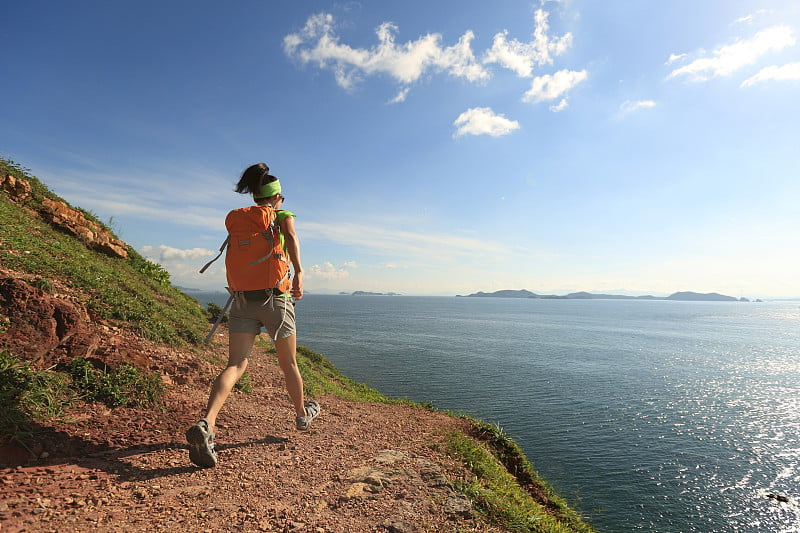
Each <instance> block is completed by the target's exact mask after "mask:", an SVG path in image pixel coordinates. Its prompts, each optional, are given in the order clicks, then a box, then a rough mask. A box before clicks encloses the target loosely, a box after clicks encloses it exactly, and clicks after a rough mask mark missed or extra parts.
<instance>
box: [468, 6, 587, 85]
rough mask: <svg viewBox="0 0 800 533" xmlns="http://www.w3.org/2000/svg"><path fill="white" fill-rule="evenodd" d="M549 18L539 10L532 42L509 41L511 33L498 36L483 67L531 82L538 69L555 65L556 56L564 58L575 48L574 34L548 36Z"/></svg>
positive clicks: (486, 54) (535, 19) (505, 32)
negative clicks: (506, 71) (496, 66)
mask: <svg viewBox="0 0 800 533" xmlns="http://www.w3.org/2000/svg"><path fill="white" fill-rule="evenodd" d="M547 17H548V14H547V12H546V11H544V10H543V9H537V10H536V14H535V16H534V21H535V28H534V32H533V40H531V41H530V42H527V43H522V42H520V41H518V40H516V39H512V40H511V41H509V40H508V31H503V32H501V33H498V34H496V35H495V36H494V41H493V43H492V47H491V48H490V49H489V50H488V51H487V52H486V53H485V54H484V57H483V63H484V64H487V65H488V64H492V63H498V64H500V65H501V66H502V67H504V68H507V69H509V70H512V71H514V72H515V73H516V74H517V75H518V76H520V77H522V78H530V77H531V76H532V75H533V68H534V67H535V66H539V65H552V64H553V56H558V55H561V54H563V53H564V52H565V51H566V50H567V49H568V48H569V47H570V46H571V45H572V34H571V33H566V34H564V35H563V36H561V37H551V36H549V35H548V31H549V30H550V26H549V24H548V23H547Z"/></svg>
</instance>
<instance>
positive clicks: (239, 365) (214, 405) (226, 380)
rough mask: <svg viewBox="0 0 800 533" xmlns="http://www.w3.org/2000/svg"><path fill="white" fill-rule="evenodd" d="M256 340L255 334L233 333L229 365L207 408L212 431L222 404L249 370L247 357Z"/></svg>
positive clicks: (214, 388)
mask: <svg viewBox="0 0 800 533" xmlns="http://www.w3.org/2000/svg"><path fill="white" fill-rule="evenodd" d="M255 340H256V334H255V333H231V334H230V341H229V343H228V364H227V365H226V366H225V368H224V369H223V370H222V372H220V373H219V375H218V376H217V379H215V380H214V385H213V387H212V388H211V396H210V397H209V398H208V406H207V407H206V416H205V417H204V418H205V419H206V420H208V425H209V427H210V428H211V430H212V431H214V427H215V426H216V423H217V415H218V414H219V411H220V409H222V404H224V403H225V400H227V399H228V396H229V395H230V393H231V391H232V390H233V386H234V385H236V382H238V381H239V378H241V377H242V374H244V371H245V370H246V369H247V357H248V356H249V355H250V351H251V350H252V349H253V343H254V342H255Z"/></svg>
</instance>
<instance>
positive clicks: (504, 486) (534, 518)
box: [448, 420, 594, 533]
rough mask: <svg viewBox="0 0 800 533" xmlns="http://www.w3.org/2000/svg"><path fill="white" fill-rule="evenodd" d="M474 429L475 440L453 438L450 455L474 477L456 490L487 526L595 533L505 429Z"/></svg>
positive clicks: (532, 532)
mask: <svg viewBox="0 0 800 533" xmlns="http://www.w3.org/2000/svg"><path fill="white" fill-rule="evenodd" d="M473 427H474V428H475V433H476V436H477V437H478V439H477V440H476V439H475V438H471V437H470V436H468V435H465V434H463V433H459V432H453V433H451V434H450V435H449V438H448V447H449V452H450V453H451V455H453V456H454V457H457V458H459V459H460V460H461V461H462V462H463V464H464V465H465V466H466V467H467V468H469V470H470V471H471V472H472V473H473V474H475V477H474V478H473V479H472V480H470V481H468V482H461V483H457V484H456V485H457V486H456V488H457V489H458V490H459V491H460V492H463V493H464V494H466V495H467V496H469V497H470V498H471V499H472V501H473V503H474V505H475V506H476V507H477V508H478V509H479V511H480V512H481V513H482V514H483V516H484V518H485V519H486V520H488V521H490V522H493V523H495V524H497V525H499V526H501V527H503V528H505V529H508V530H509V531H516V532H520V533H540V532H541V533H545V532H546V533H566V532H582V533H591V532H593V531H594V529H592V527H591V526H589V525H588V524H586V523H584V522H583V521H582V520H581V518H580V516H579V515H578V514H577V513H576V512H575V511H574V510H572V509H571V508H570V507H569V506H568V505H567V503H566V502H565V501H564V500H563V499H562V498H561V497H560V496H558V494H556V492H555V491H554V490H552V488H550V487H549V486H548V485H547V484H546V483H545V482H544V481H543V480H541V479H539V476H538V474H537V473H536V471H535V470H534V469H533V467H532V466H531V464H530V463H529V462H528V460H527V459H526V458H525V455H524V454H523V453H522V450H521V449H520V448H519V446H518V445H517V444H516V443H515V442H514V441H513V440H511V439H510V438H509V437H508V436H507V435H505V433H504V432H503V431H502V429H500V428H498V427H497V426H491V425H489V424H486V423H484V422H480V421H477V420H473ZM525 487H529V488H530V489H531V490H532V491H533V492H534V494H533V495H532V494H531V493H530V492H528V490H526V488H525Z"/></svg>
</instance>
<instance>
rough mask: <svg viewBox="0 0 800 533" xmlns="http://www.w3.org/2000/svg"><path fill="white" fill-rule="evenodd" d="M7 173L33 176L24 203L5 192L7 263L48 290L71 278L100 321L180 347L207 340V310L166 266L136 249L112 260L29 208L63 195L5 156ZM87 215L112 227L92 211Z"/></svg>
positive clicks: (1, 218)
mask: <svg viewBox="0 0 800 533" xmlns="http://www.w3.org/2000/svg"><path fill="white" fill-rule="evenodd" d="M0 172H5V173H8V174H12V175H14V176H16V177H19V178H23V179H26V180H28V181H29V183H30V184H31V186H32V188H33V193H32V197H31V198H30V199H28V200H27V201H26V202H25V203H24V205H18V204H15V203H12V202H10V201H9V200H8V199H7V198H6V195H5V194H4V193H0V264H2V265H3V266H4V267H5V268H8V269H13V270H16V271H20V272H31V273H35V274H36V275H37V279H36V280H35V281H34V285H36V286H38V287H39V288H41V289H43V290H45V291H47V292H50V291H52V288H53V284H54V281H53V280H61V281H62V282H64V283H67V284H68V285H69V286H70V287H71V288H73V289H75V291H76V292H77V293H78V294H79V295H80V297H81V298H82V303H83V304H84V305H85V306H86V308H87V310H88V311H89V313H90V315H91V316H92V317H93V318H94V319H102V320H107V321H112V322H114V321H115V322H118V323H120V324H121V325H124V326H125V327H126V328H127V329H130V330H132V331H134V332H136V333H138V334H139V335H141V336H142V337H144V338H146V339H150V340H153V341H156V342H163V343H166V344H169V345H173V346H176V345H184V344H187V343H188V344H197V343H199V342H200V341H202V339H203V338H204V337H205V328H206V325H207V319H206V316H207V314H206V311H205V310H204V309H203V308H202V306H201V305H200V304H199V303H198V302H197V301H196V300H194V299H193V298H191V297H189V296H187V295H186V294H184V293H182V292H181V291H180V290H178V289H177V288H175V287H173V286H172V285H171V284H170V282H169V274H168V273H167V272H166V270H164V269H163V268H162V267H161V266H160V265H157V264H155V263H152V262H151V261H149V260H147V259H145V258H144V257H142V256H141V255H140V254H139V253H137V252H136V251H135V250H133V249H132V248H128V259H119V258H112V257H108V256H105V255H103V254H100V253H98V252H95V251H92V250H90V249H88V248H87V247H86V246H85V245H84V244H83V243H82V242H80V241H79V240H78V239H76V238H74V237H72V236H71V235H67V234H65V233H62V232H59V231H57V230H55V229H54V228H53V227H51V226H50V225H49V224H47V223H46V222H44V221H43V220H41V219H40V218H39V217H36V216H32V215H31V214H30V212H29V211H28V210H34V211H35V210H38V209H39V207H40V206H41V202H42V200H43V199H44V198H50V199H52V200H58V201H63V199H62V198H60V197H58V196H57V195H55V194H53V193H52V192H50V191H49V190H48V189H47V188H46V187H45V186H44V185H43V184H42V183H41V182H40V181H39V180H38V179H37V178H35V177H33V176H30V175H27V174H26V173H25V172H24V169H21V168H20V167H19V166H18V165H16V164H14V163H13V162H9V161H7V160H3V159H0ZM26 208H27V209H26ZM82 213H83V214H84V216H85V217H86V218H87V219H89V220H93V221H94V222H96V223H97V224H99V225H101V226H102V227H104V228H105V229H109V228H108V226H107V225H106V224H104V223H102V222H101V221H99V220H98V219H97V217H95V216H94V215H92V214H91V213H88V212H86V211H82ZM109 231H110V229H109ZM112 234H113V233H112Z"/></svg>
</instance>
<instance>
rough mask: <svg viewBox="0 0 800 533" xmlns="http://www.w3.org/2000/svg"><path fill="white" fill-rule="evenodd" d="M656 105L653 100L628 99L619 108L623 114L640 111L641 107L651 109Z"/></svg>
mask: <svg viewBox="0 0 800 533" xmlns="http://www.w3.org/2000/svg"><path fill="white" fill-rule="evenodd" d="M655 106H656V103H655V102H654V101H653V100H637V101H632V100H626V101H624V102H622V104H621V105H620V106H619V110H620V111H621V112H622V113H623V114H628V113H633V112H634V111H639V110H641V109H651V108H653V107H655Z"/></svg>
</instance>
